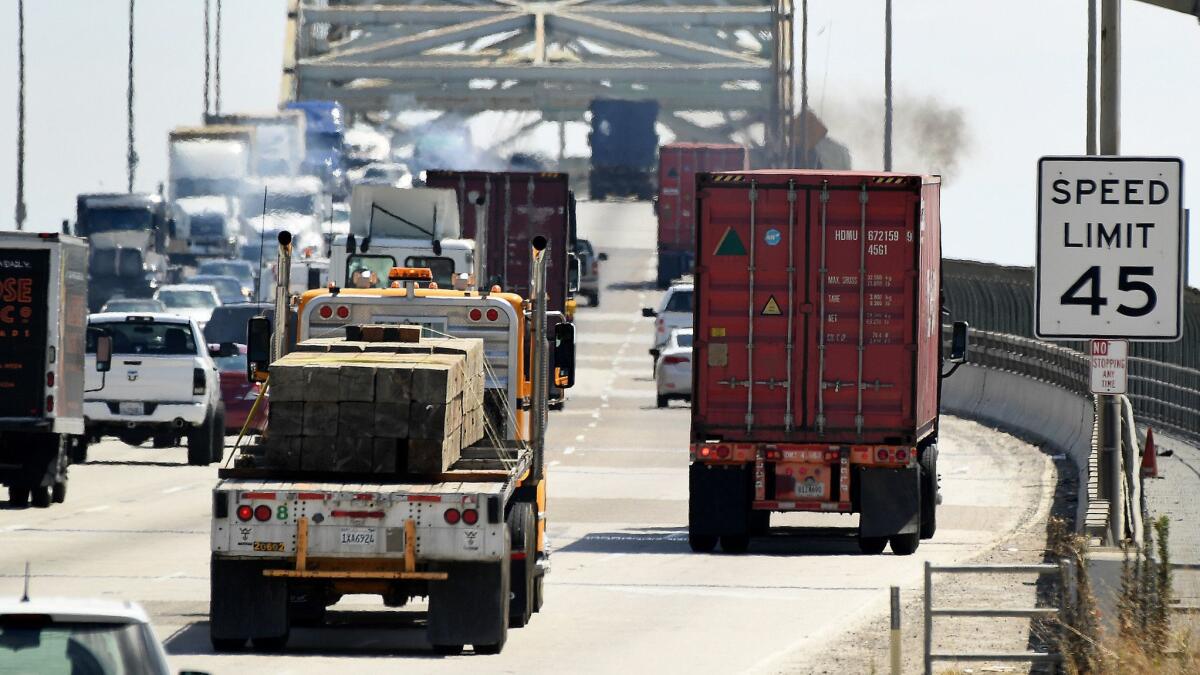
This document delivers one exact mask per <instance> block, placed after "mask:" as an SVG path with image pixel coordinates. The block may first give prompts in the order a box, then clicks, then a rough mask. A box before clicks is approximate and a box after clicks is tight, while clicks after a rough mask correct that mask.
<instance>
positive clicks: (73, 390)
mask: <svg viewBox="0 0 1200 675" xmlns="http://www.w3.org/2000/svg"><path fill="white" fill-rule="evenodd" d="M87 286H88V251H87V242H86V241H84V240H83V239H79V238H77V237H70V236H64V235H59V234H44V233H43V234H39V233H33V232H0V483H3V484H4V485H6V486H8V501H9V505H10V506H14V507H22V506H26V505H27V504H29V503H30V501H32V502H33V505H34V506H36V507H40V508H44V507H47V506H50V503H51V502H52V501H53V502H62V501H63V500H64V499H65V498H66V494H67V466H68V465H69V464H70V463H71V459H72V458H73V457H74V458H79V457H81V456H82V455H83V453H85V452H86V449H87V445H86V443H87V441H86V440H85V438H84V425H83V422H84V420H83V393H84V392H83V371H84V365H83V364H84V348H85V344H84V339H85V335H86V333H87V315H88V310H87V297H88V294H87ZM111 346H112V345H111V341H108V340H106V341H105V343H104V345H102V346H101V349H99V351H100V352H102V353H101V354H100V357H101V358H99V359H98V365H97V369H98V370H107V366H108V360H107V359H108V357H110V356H111ZM106 354H107V356H106Z"/></svg>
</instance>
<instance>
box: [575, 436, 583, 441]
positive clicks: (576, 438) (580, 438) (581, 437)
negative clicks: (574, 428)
mask: <svg viewBox="0 0 1200 675" xmlns="http://www.w3.org/2000/svg"><path fill="white" fill-rule="evenodd" d="M582 441H583V434H579V435H578V436H576V437H575V442H576V443H579V442H582Z"/></svg>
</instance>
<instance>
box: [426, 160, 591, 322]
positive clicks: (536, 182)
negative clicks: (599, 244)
mask: <svg viewBox="0 0 1200 675" xmlns="http://www.w3.org/2000/svg"><path fill="white" fill-rule="evenodd" d="M567 180H568V177H567V174H565V173H532V172H524V171H508V172H488V171H429V172H427V173H426V178H425V185H426V187H431V188H448V189H452V190H454V191H455V194H457V195H458V212H459V214H460V216H459V217H460V218H462V232H463V235H462V236H463V238H465V239H475V240H476V241H478V240H479V237H478V231H479V220H480V219H483V220H485V222H486V223H487V238H486V246H485V248H486V249H487V250H486V253H485V256H486V260H485V261H484V264H485V267H484V270H485V276H486V277H487V278H486V279H483V280H480V282H481V284H482V283H483V282H485V281H486V282H487V285H488V286H490V285H491V284H492V283H498V284H500V285H501V287H503V288H504V290H505V291H509V292H512V293H517V294H518V295H521V296H522V297H528V295H529V278H530V276H529V272H530V270H529V264H530V263H529V250H530V242H531V241H532V240H533V238H534V237H536V236H538V235H541V236H543V237H545V238H546V239H547V241H549V242H550V257H549V259H548V262H547V267H546V287H547V290H549V292H550V303H549V305H548V306H549V308H550V310H551V311H557V312H563V311H566V301H567V299H568V298H569V297H570V293H569V292H568V288H567V278H568V274H569V265H570V261H571V252H572V251H573V250H574V244H575V197H574V196H573V195H572V194H571V190H570V189H569V188H568V186H567ZM480 200H482V204H481V203H479V202H480Z"/></svg>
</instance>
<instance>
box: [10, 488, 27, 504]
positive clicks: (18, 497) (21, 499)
mask: <svg viewBox="0 0 1200 675" xmlns="http://www.w3.org/2000/svg"><path fill="white" fill-rule="evenodd" d="M8 505H9V506H10V507H12V508H14V509H23V508H25V507H27V506H29V488H27V487H25V486H24V485H10V486H9V487H8Z"/></svg>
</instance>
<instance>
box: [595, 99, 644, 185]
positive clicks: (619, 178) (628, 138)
mask: <svg viewBox="0 0 1200 675" xmlns="http://www.w3.org/2000/svg"><path fill="white" fill-rule="evenodd" d="M588 110H589V112H591V115H592V129H591V133H589V134H588V144H589V145H590V146H591V148H592V160H591V172H590V173H589V174H588V192H589V196H590V197H591V198H592V199H604V198H605V197H608V196H609V195H614V196H633V197H636V198H638V199H650V198H652V197H653V196H654V162H655V159H657V158H656V155H657V152H658V132H657V131H656V130H655V122H656V121H657V120H658V101H625V100H618V99H595V100H593V101H592V103H591V105H590V106H589V108H588Z"/></svg>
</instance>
